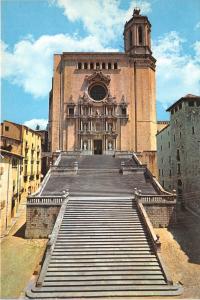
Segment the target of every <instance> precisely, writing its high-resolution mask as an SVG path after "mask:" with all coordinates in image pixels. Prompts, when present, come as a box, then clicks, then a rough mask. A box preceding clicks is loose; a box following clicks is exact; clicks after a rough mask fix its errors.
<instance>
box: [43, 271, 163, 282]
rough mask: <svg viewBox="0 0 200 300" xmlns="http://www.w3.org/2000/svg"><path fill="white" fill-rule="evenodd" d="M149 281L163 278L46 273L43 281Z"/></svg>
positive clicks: (156, 276)
mask: <svg viewBox="0 0 200 300" xmlns="http://www.w3.org/2000/svg"><path fill="white" fill-rule="evenodd" d="M105 279H106V280H151V281H153V282H154V280H162V281H163V280H164V276H163V275H144V274H142V275H138V274H137V275H124V274H123V275H84V276H83V275H82V276H78V275H75V276H72V275H71V276H70V275H68V276H62V275H60V276H59V275H57V276H53V275H50V274H49V273H47V275H46V276H45V281H49V282H51V281H52V282H53V281H55V282H56V281H57V282H58V281H64V282H65V281H66V282H68V281H74V282H78V281H80V282H85V281H90V280H91V281H94V280H96V281H98V280H105Z"/></svg>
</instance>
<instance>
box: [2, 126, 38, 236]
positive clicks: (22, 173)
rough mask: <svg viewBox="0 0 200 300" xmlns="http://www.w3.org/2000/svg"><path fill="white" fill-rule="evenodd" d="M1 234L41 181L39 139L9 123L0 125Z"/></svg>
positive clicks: (30, 131) (29, 130) (25, 128)
mask: <svg viewBox="0 0 200 300" xmlns="http://www.w3.org/2000/svg"><path fill="white" fill-rule="evenodd" d="M0 164H1V166H0V185H1V186H0V192H1V207H0V209H1V235H3V234H5V233H6V231H7V230H8V229H9V227H10V226H11V225H12V218H14V217H15V216H16V213H17V211H18V208H19V204H20V203H21V202H23V203H24V202H25V201H26V198H27V196H28V194H30V193H34V192H35V191H36V190H37V189H38V187H39V185H40V181H41V136H40V134H38V133H37V132H35V131H34V130H32V129H30V128H28V127H26V126H24V125H20V124H16V123H14V122H10V121H4V122H3V123H2V124H1V163H0Z"/></svg>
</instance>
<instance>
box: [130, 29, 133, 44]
mask: <svg viewBox="0 0 200 300" xmlns="http://www.w3.org/2000/svg"><path fill="white" fill-rule="evenodd" d="M132 44H133V35H132V31H131V30H130V31H129V46H130V47H131V46H132Z"/></svg>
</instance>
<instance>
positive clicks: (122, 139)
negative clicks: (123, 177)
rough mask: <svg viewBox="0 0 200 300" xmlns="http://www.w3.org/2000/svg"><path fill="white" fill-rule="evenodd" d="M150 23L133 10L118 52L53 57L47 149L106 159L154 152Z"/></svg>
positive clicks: (63, 54) (153, 62) (153, 73)
mask: <svg viewBox="0 0 200 300" xmlns="http://www.w3.org/2000/svg"><path fill="white" fill-rule="evenodd" d="M150 33H151V24H150V22H149V20H148V18H147V17H146V16H142V15H140V11H139V10H138V9H135V10H134V13H133V17H132V18H131V19H130V20H129V21H128V22H126V24H125V27H124V47H125V52H123V53H120V52H119V53H83V52H81V53H80V52H79V53H75V52H64V53H62V54H56V55H54V74H53V81H52V90H51V92H50V98H49V149H50V151H51V152H55V151H57V150H61V151H81V152H82V153H85V154H112V153H113V152H114V151H135V152H143V151H155V150H156V138H155V135H156V132H157V122H156V103H155V59H154V58H153V56H152V51H151V37H150Z"/></svg>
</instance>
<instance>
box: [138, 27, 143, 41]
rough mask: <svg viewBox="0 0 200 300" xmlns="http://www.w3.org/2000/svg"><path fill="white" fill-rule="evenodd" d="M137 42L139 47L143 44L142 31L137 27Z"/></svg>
mask: <svg viewBox="0 0 200 300" xmlns="http://www.w3.org/2000/svg"><path fill="white" fill-rule="evenodd" d="M138 41H139V45H142V44H143V29H142V27H141V26H139V28H138Z"/></svg>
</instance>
